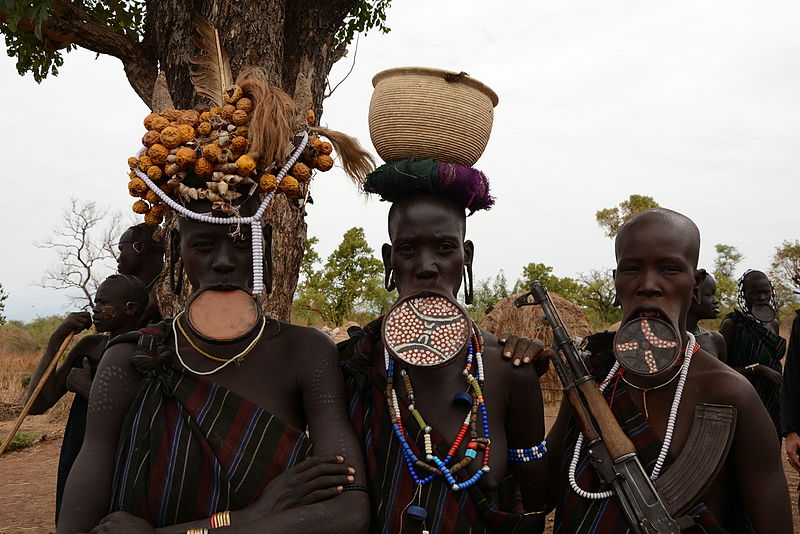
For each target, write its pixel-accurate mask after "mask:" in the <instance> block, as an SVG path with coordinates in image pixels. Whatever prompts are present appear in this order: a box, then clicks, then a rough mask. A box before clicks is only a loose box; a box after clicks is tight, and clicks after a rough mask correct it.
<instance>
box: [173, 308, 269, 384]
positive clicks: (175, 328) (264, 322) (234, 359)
mask: <svg viewBox="0 0 800 534" xmlns="http://www.w3.org/2000/svg"><path fill="white" fill-rule="evenodd" d="M181 315H183V312H181V313H179V314H178V315H177V316H176V317H175V318H174V319H173V320H172V335H173V336H174V338H175V356H177V357H178V361H179V362H181V365H182V366H183V367H184V368H185V369H186V370H187V371H189V372H190V373H193V374H196V375H199V376H208V375H213V374H214V373H216V372H217V371H221V370H222V369H224V368H225V367H227V366H228V365H230V364H231V363H233V362H237V361H239V359H240V358H242V356H244V355H245V354H247V353H248V352H250V351H251V350H253V347H255V346H256V344H258V342H259V341H261V336H262V335H264V328H265V327H266V326H267V318H266V317H262V318H261V329H260V330H259V331H258V335H257V336H256V337H255V339H253V341H251V342H250V344H249V345H247V347H246V348H245V349H244V350H242V351H241V352H240V353H239V354H237V355H236V356H232V357H231V359H229V360H227V361H226V362H225V363H223V364H222V365H220V366H218V367H217V368H216V369H212V370H210V371H195V370H194V369H192V368H191V367H189V366H188V365H187V364H186V362H185V361H183V358H181V351H180V349H179V348H178V325H177V321H178V319H179V318H180V316H181Z"/></svg>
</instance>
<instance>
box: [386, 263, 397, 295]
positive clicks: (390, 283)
mask: <svg viewBox="0 0 800 534" xmlns="http://www.w3.org/2000/svg"><path fill="white" fill-rule="evenodd" d="M393 273H394V269H387V270H386V274H385V275H384V278H383V287H385V288H386V291H388V292H389V293H391V292H392V291H394V290H395V288H397V285H396V284H395V283H394V277H393V276H392V274H393Z"/></svg>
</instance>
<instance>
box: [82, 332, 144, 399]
mask: <svg viewBox="0 0 800 534" xmlns="http://www.w3.org/2000/svg"><path fill="white" fill-rule="evenodd" d="M135 350H136V344H135V343H117V344H115V345H112V346H110V347H109V348H108V349H106V351H105V353H104V354H103V358H102V359H101V360H100V364H99V365H98V367H97V373H96V375H95V379H94V381H93V382H92V393H93V394H94V392H95V389H96V390H97V393H98V395H100V394H102V395H101V396H102V397H103V398H106V397H116V396H117V395H118V394H119V395H128V394H130V389H131V388H132V387H134V386H135V385H138V383H139V381H140V380H141V375H140V374H139V372H138V371H136V369H135V368H134V367H133V364H132V363H131V356H132V355H133V352H134V351H135Z"/></svg>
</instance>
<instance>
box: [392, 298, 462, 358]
mask: <svg viewBox="0 0 800 534" xmlns="http://www.w3.org/2000/svg"><path fill="white" fill-rule="evenodd" d="M470 332H471V322H470V319H469V316H468V315H467V314H466V312H465V311H464V310H463V309H462V308H461V307H460V306H459V305H458V304H456V303H455V302H453V301H452V300H450V299H448V298H447V297H443V296H439V295H422V296H421V295H414V296H411V297H407V298H405V299H401V300H399V301H398V302H397V303H396V304H395V305H394V306H393V307H392V309H391V310H390V311H389V313H387V314H386V317H385V318H384V321H383V343H384V346H385V347H386V349H387V350H388V351H389V353H390V354H391V355H392V356H394V357H395V358H397V359H398V360H400V361H402V362H404V363H407V364H408V365H411V366H414V367H438V366H440V365H445V364H447V363H449V362H450V361H451V360H452V359H453V358H455V357H456V356H458V355H459V354H460V353H461V352H462V351H463V350H464V348H465V347H466V345H467V344H468V343H469V337H470Z"/></svg>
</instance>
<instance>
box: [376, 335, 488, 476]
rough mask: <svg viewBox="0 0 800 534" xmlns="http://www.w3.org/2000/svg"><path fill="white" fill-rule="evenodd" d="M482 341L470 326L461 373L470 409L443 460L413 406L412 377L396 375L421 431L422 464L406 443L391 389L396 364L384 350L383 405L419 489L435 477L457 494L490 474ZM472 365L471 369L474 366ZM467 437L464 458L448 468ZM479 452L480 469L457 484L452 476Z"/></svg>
mask: <svg viewBox="0 0 800 534" xmlns="http://www.w3.org/2000/svg"><path fill="white" fill-rule="evenodd" d="M482 349H483V339H482V337H480V335H479V333H477V329H476V328H475V327H474V325H473V332H472V335H471V339H470V342H469V346H468V349H467V364H466V366H465V367H464V370H463V371H462V374H463V375H464V378H465V379H466V381H467V384H468V385H469V387H470V391H471V396H472V407H471V409H470V411H469V413H468V414H467V416H466V417H465V419H464V422H463V423H462V425H461V429H460V430H459V431H458V434H457V435H456V438H455V440H454V441H453V445H452V446H451V447H450V449H449V450H448V452H447V456H445V457H444V458H443V459H442V458H440V457H439V456H438V455H437V454H436V453H435V451H434V450H433V441H432V439H431V431H432V430H433V429H432V428H431V427H430V425H428V424H427V423H426V422H425V419H424V417H423V416H422V414H421V413H420V412H419V410H417V408H416V406H415V405H414V398H415V397H414V389H413V387H412V385H411V377H410V376H408V372H407V371H406V369H405V368H402V369H400V372H399V375H400V379H401V380H402V382H403V386H404V387H405V390H406V395H407V397H408V411H409V412H410V413H411V415H412V416H413V417H414V419H416V421H417V423H418V424H419V426H420V428H422V431H423V440H424V449H425V461H423V460H421V459H420V458H419V457H418V456H417V455H416V454H415V453H414V451H413V450H412V448H411V445H409V443H408V440H407V439H406V433H405V430H404V428H403V420H402V417H401V415H400V403H399V401H398V397H397V391H396V390H395V388H394V379H395V372H394V365H395V360H394V358H392V357H391V356H390V355H389V352H388V350H386V349H384V362H385V364H386V402H387V404H388V406H389V416H390V417H391V419H392V429H393V430H394V434H395V436H397V439H398V441H399V442H400V447H401V450H402V452H403V457H404V459H405V461H406V466H407V467H408V472H409V474H410V475H411V478H412V479H413V480H414V483H415V484H416V485H417V486H418V487H420V486H422V485H424V484H427V483H429V482H431V481H432V480H433V479H434V478H435V477H437V476H442V477H444V479H445V480H446V481H447V483H448V484H450V487H451V489H452V490H453V491H460V490H463V489H466V488H468V487H470V486H472V485H474V484H475V483H476V482H478V480H479V479H480V478H481V477H482V476H483V475H484V473H486V472H488V471H489V470H490V468H489V452H490V449H491V446H490V444H491V439H490V437H489V416H488V413H487V410H486V402H485V399H484V397H483V390H482V386H483V382H484V375H483V355H482ZM473 362H474V365H473ZM479 417H480V420H481V423H482V424H481V428H482V431H483V432H482V433H483V435H482V436H478V418H479ZM467 431H469V433H470V441H469V442H468V443H467V448H466V451H465V453H464V458H463V459H462V460H460V461H459V462H457V463H455V464H454V465H452V466H449V464H450V462H451V461H452V459H453V457H454V456H455V454H456V452H457V451H458V449H459V448H460V447H461V443H462V442H463V440H464V437H466V435H467ZM478 451H482V459H481V462H482V467H481V468H480V469H479V470H477V471H476V472H475V473H474V474H473V475H472V476H471V477H470V478H469V479H468V480H465V481H464V482H457V481H456V479H455V477H454V475H455V473H457V472H458V471H460V470H461V469H463V468H465V467H466V466H467V465H469V464H470V463H471V462H472V461H473V460H475V459H476V458H477V456H478ZM418 469H420V470H423V471H425V472H426V473H427V474H426V475H425V476H420V475H419V474H418V472H417V470H418Z"/></svg>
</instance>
